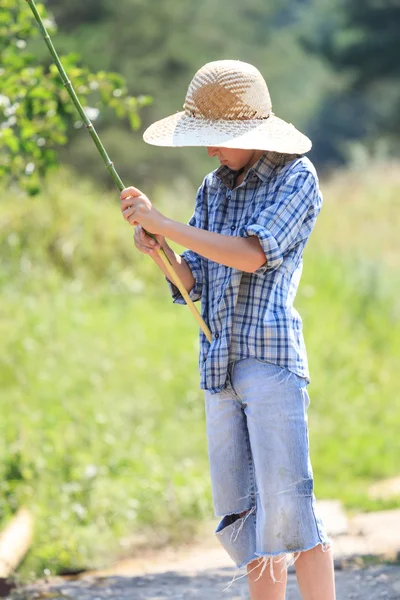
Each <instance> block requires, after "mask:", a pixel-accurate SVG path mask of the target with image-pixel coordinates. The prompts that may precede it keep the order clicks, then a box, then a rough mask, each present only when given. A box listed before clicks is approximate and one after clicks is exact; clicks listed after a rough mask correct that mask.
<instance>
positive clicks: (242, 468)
mask: <svg viewBox="0 0 400 600" xmlns="http://www.w3.org/2000/svg"><path fill="white" fill-rule="evenodd" d="M205 401H206V402H205V404H206V424H207V439H208V454H209V461H210V471H211V485H212V495H213V503H214V512H215V516H216V517H222V520H221V521H220V523H219V525H218V527H217V529H216V531H215V533H216V534H217V536H218V539H219V540H220V542H221V543H222V545H223V546H224V548H225V549H226V551H227V552H228V554H229V555H230V556H231V558H232V559H233V561H234V562H235V564H236V566H237V567H239V568H242V567H244V566H246V565H248V564H249V563H250V562H252V561H254V560H256V559H259V561H257V563H259V562H264V567H265V566H266V565H267V563H268V559H270V568H271V575H272V577H273V578H274V580H276V579H275V577H274V575H273V565H272V563H273V562H274V563H275V561H276V559H277V558H279V557H281V559H282V560H284V561H285V564H286V566H289V564H293V562H294V561H295V560H296V558H297V557H298V556H299V555H300V552H302V551H304V550H310V549H311V548H313V547H315V546H317V545H318V544H320V545H321V546H322V550H323V551H326V550H328V549H329V548H330V540H329V539H328V538H327V536H326V533H325V531H324V526H323V523H322V521H321V519H320V518H319V517H318V514H317V511H316V502H315V495H314V492H313V490H314V482H313V472H312V467H311V461H310V454H309V440H308V426H307V409H308V406H309V404H310V399H309V396H308V392H307V382H306V380H305V379H303V378H301V377H299V376H298V375H296V374H295V373H292V372H291V371H288V370H287V369H285V368H283V367H280V366H278V365H275V364H272V363H269V362H265V361H264V362H263V361H260V360H258V359H254V358H245V359H242V360H238V361H235V362H231V363H229V367H228V374H227V387H226V388H225V389H224V390H222V391H221V392H219V393H217V394H211V393H210V392H208V391H207V390H205ZM241 513H245V514H243V515H242V516H240V515H241ZM296 554H297V556H296ZM278 562H279V561H278ZM257 566H258V564H257Z"/></svg>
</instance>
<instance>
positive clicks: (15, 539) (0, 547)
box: [0, 507, 33, 577]
mask: <svg viewBox="0 0 400 600" xmlns="http://www.w3.org/2000/svg"><path fill="white" fill-rule="evenodd" d="M32 532H33V517H32V515H31V513H30V512H29V511H28V510H27V509H26V508H24V507H22V508H20V509H19V511H18V512H17V513H16V515H14V517H13V519H12V520H11V522H10V523H9V524H8V526H7V527H6V529H5V530H4V531H3V533H1V534H0V577H8V575H9V574H10V573H11V572H12V571H13V570H14V569H15V568H16V567H17V566H18V564H19V563H20V562H21V560H22V558H23V557H24V556H25V554H26V552H27V550H28V548H29V546H30V544H31V541H32Z"/></svg>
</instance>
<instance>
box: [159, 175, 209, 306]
mask: <svg viewBox="0 0 400 600" xmlns="http://www.w3.org/2000/svg"><path fill="white" fill-rule="evenodd" d="M203 192H204V182H203V184H202V185H201V186H200V187H199V189H198V191H197V196H196V206H195V210H194V213H193V215H192V217H191V218H190V219H189V221H188V225H191V226H192V227H198V228H201V227H202V224H203V223H202V213H203ZM180 256H181V257H182V258H183V259H184V260H185V261H186V263H187V265H188V267H189V269H190V270H191V272H192V275H193V278H194V286H193V288H192V289H191V290H190V292H189V297H190V298H191V300H193V302H197V301H198V300H200V299H201V296H202V292H203V284H204V273H203V257H202V256H201V255H200V254H197V252H193V251H192V250H185V252H183V253H182V254H180ZM165 279H166V281H167V283H168V286H169V289H170V292H171V295H172V300H173V302H174V303H175V304H186V300H185V299H184V298H183V296H182V294H181V293H180V291H179V289H178V288H177V287H176V285H175V284H174V283H172V281H171V280H170V279H169V278H168V277H166V278H165Z"/></svg>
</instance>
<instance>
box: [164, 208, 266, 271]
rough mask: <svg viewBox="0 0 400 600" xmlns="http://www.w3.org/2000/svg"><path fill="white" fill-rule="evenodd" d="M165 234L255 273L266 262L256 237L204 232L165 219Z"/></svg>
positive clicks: (195, 250) (227, 263) (231, 265)
mask: <svg viewBox="0 0 400 600" xmlns="http://www.w3.org/2000/svg"><path fill="white" fill-rule="evenodd" d="M161 233H162V235H164V236H166V237H168V238H169V239H170V240H172V241H174V242H176V243H178V244H181V245H182V246H185V248H189V250H193V251H194V252H197V254H201V256H205V258H208V259H210V260H212V261H214V262H217V263H220V264H222V265H226V266H227V267H233V268H234V269H238V270H239V271H246V272H247V273H253V272H254V271H256V270H257V269H258V268H259V267H261V265H263V264H264V263H265V261H266V258H265V254H264V251H263V249H262V247H261V244H260V242H259V241H258V238H257V237H254V236H252V237H247V238H242V237H235V236H231V235H224V234H222V233H214V232H212V231H204V230H203V229H197V228H196V227H191V226H190V225H184V224H183V223H179V222H178V221H173V220H172V219H167V218H165V223H164V224H163V225H162V228H161Z"/></svg>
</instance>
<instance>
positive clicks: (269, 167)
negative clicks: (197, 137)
mask: <svg viewBox="0 0 400 600" xmlns="http://www.w3.org/2000/svg"><path fill="white" fill-rule="evenodd" d="M297 156H298V155H297V154H279V153H277V152H270V151H267V152H264V154H263V155H262V156H261V157H260V158H259V159H258V161H257V162H256V163H254V165H253V166H252V167H251V168H250V169H249V170H248V172H247V173H246V177H245V180H246V179H248V178H249V177H251V175H252V173H255V174H256V175H257V177H258V178H259V179H261V181H263V182H266V181H267V180H268V179H269V177H270V176H271V175H272V173H273V172H274V170H275V168H276V167H277V166H278V165H281V164H284V163H285V162H287V161H289V160H293V158H296V157H297ZM241 172H242V169H241V170H240V171H234V170H233V169H230V168H229V167H227V166H226V165H222V166H221V167H219V168H218V169H217V170H216V171H215V175H216V177H218V178H219V179H220V180H221V181H222V182H223V183H225V184H226V185H227V186H228V187H230V188H232V186H233V185H234V183H235V179H236V177H237V176H238V175H239V174H240V173H241Z"/></svg>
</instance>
